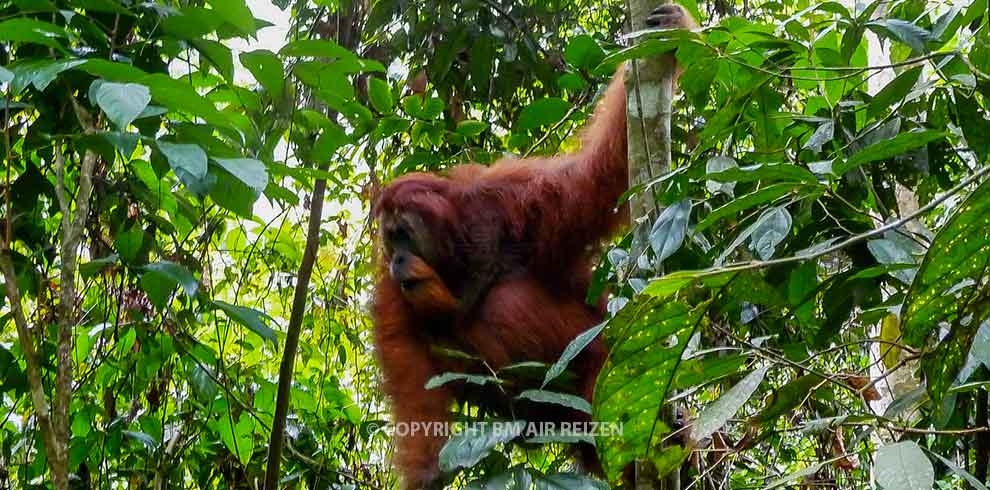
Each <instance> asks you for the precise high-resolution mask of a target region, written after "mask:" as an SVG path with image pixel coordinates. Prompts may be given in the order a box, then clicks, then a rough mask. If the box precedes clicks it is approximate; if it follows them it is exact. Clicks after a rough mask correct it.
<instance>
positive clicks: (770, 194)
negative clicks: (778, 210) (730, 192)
mask: <svg viewBox="0 0 990 490" xmlns="http://www.w3.org/2000/svg"><path fill="white" fill-rule="evenodd" d="M799 189H801V186H800V185H799V184H792V183H784V184H773V185H769V186H766V187H763V188H762V189H758V190H756V191H753V192H750V193H749V194H746V195H744V196H741V197H739V198H737V199H734V200H732V201H729V202H728V203H727V204H725V205H723V206H720V207H718V208H716V209H715V210H714V211H712V212H711V213H708V215H707V216H705V219H703V220H701V222H699V223H698V225H697V226H696V227H695V231H696V232H701V231H704V230H707V229H708V228H711V226H712V225H714V224H715V223H718V222H719V221H721V220H723V219H725V218H728V217H730V216H735V215H736V214H737V213H739V212H740V211H745V210H747V209H750V208H752V207H754V206H759V205H760V204H765V203H768V202H772V201H775V200H777V199H780V198H781V197H784V196H786V195H788V194H790V193H791V192H794V191H796V190H799Z"/></svg>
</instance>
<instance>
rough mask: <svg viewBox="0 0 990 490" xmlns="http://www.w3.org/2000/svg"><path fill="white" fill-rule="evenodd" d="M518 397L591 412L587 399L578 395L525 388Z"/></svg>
mask: <svg viewBox="0 0 990 490" xmlns="http://www.w3.org/2000/svg"><path fill="white" fill-rule="evenodd" d="M518 398H520V399H526V400H532V401H534V402H539V403H548V404H553V405H560V406H562V407H567V408H573V409H574V410H579V411H582V412H584V413H588V414H590V413H591V405H590V404H589V403H588V402H587V400H585V399H584V398H581V397H579V396H574V395H569V394H567V393H557V392H554V391H546V390H526V391H524V392H522V393H520V394H519V396H518Z"/></svg>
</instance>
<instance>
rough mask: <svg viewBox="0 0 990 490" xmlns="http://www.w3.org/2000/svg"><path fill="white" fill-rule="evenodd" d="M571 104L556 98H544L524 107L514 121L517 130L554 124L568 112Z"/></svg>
mask: <svg viewBox="0 0 990 490" xmlns="http://www.w3.org/2000/svg"><path fill="white" fill-rule="evenodd" d="M570 109H571V104H570V102H567V101H566V100H564V99H561V98H558V97H544V98H542V99H537V100H535V101H533V102H532V103H531V104H529V105H528V106H526V108H525V109H523V110H522V113H521V114H520V115H519V119H518V120H517V121H516V128H517V129H519V130H528V129H536V128H539V127H541V126H549V125H551V124H555V123H557V122H558V121H560V120H561V119H563V118H564V116H566V115H567V112H568V111H570Z"/></svg>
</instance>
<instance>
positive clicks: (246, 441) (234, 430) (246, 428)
mask: <svg viewBox="0 0 990 490" xmlns="http://www.w3.org/2000/svg"><path fill="white" fill-rule="evenodd" d="M254 424H255V422H254V418H253V417H251V415H249V414H247V413H242V414H241V416H240V419H239V420H238V421H237V424H236V425H235V424H234V423H233V422H232V420H231V418H230V416H229V415H224V416H223V418H221V419H220V420H211V421H209V422H208V423H207V425H208V426H209V427H210V429H211V430H213V432H215V433H216V434H217V435H218V436H219V437H220V440H221V441H223V444H224V445H225V446H227V449H229V450H230V452H231V453H233V454H234V455H236V456H237V459H238V460H239V461H240V462H241V464H242V465H247V464H248V463H249V462H250V461H251V454H252V453H254Z"/></svg>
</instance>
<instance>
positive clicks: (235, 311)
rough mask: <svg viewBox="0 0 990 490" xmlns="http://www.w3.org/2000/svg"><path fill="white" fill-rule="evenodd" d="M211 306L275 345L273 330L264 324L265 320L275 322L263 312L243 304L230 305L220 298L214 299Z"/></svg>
mask: <svg viewBox="0 0 990 490" xmlns="http://www.w3.org/2000/svg"><path fill="white" fill-rule="evenodd" d="M213 306H215V307H216V308H217V309H219V310H221V311H223V312H224V313H226V314H227V317H229V318H231V319H233V320H234V321H236V322H237V323H240V324H241V325H244V326H245V327H247V328H248V329H249V330H251V331H252V332H254V333H256V334H258V335H260V336H261V338H263V339H265V340H268V341H271V343H272V344H274V345H277V340H276V338H275V331H274V330H272V329H271V328H269V327H268V325H266V324H265V320H268V321H270V322H272V323H275V320H274V319H273V318H272V317H270V316H268V315H267V314H265V313H264V312H261V311H258V310H255V309H254V308H248V307H245V306H237V305H232V304H230V303H227V302H224V301H220V300H214V301H213Z"/></svg>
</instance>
